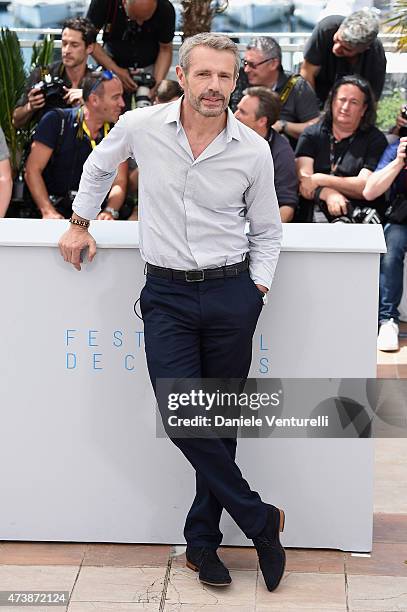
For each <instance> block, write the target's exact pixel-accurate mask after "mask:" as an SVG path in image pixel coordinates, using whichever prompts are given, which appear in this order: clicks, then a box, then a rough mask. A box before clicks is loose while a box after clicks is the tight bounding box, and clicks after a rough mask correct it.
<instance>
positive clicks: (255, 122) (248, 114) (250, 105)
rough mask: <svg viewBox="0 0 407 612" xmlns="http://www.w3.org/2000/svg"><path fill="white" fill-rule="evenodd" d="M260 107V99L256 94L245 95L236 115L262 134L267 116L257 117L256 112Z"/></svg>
mask: <svg viewBox="0 0 407 612" xmlns="http://www.w3.org/2000/svg"><path fill="white" fill-rule="evenodd" d="M258 108H259V99H258V98H257V97H256V96H243V98H242V99H241V100H240V102H239V104H238V105H237V109H236V112H235V117H236V119H239V121H241V122H242V123H244V124H245V125H247V126H248V127H249V128H252V130H254V131H255V132H257V133H258V134H260V132H261V131H262V129H263V128H264V124H265V121H264V120H265V117H260V118H259V119H257V117H256V113H257V111H258Z"/></svg>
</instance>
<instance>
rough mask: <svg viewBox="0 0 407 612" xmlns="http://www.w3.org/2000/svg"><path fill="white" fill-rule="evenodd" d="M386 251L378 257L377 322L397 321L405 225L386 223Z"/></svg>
mask: <svg viewBox="0 0 407 612" xmlns="http://www.w3.org/2000/svg"><path fill="white" fill-rule="evenodd" d="M384 236H385V239H386V245H387V253H386V254H385V255H382V256H381V258H380V296H379V323H381V322H383V321H388V320H389V319H394V320H395V321H398V319H399V311H398V305H399V304H400V301H401V297H402V295H403V274H404V256H405V254H406V251H407V225H398V224H396V223H388V224H387V225H386V226H385V228H384Z"/></svg>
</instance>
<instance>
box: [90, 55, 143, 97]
mask: <svg viewBox="0 0 407 612" xmlns="http://www.w3.org/2000/svg"><path fill="white" fill-rule="evenodd" d="M92 57H93V58H94V59H95V60H96V61H97V63H98V64H100V65H101V66H103V68H105V69H106V70H110V71H111V72H114V73H115V74H117V76H118V77H119V79H120V80H121V82H122V83H123V87H124V89H126V91H136V89H137V85H136V83H135V82H134V81H133V79H132V78H131V76H130V73H129V71H128V70H127V68H121V67H120V66H118V65H117V64H116V62H115V61H114V60H113V58H111V57H110V55H108V54H107V53H106V51H105V50H104V49H103V48H102V47H101V46H100V44H99V43H95V46H94V48H93V51H92Z"/></svg>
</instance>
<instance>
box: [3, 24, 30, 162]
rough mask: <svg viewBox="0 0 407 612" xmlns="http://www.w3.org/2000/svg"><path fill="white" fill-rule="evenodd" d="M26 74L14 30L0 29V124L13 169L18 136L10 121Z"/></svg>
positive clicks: (17, 152) (15, 160)
mask: <svg viewBox="0 0 407 612" xmlns="http://www.w3.org/2000/svg"><path fill="white" fill-rule="evenodd" d="M25 80H26V74H25V71H24V60H23V56H22V53H21V48H20V43H19V41H18V38H17V35H16V33H15V32H10V30H9V29H8V28H1V29H0V91H2V95H1V96H0V125H1V127H2V129H3V132H4V135H5V137H6V142H7V145H8V147H9V150H10V161H11V164H12V167H13V169H16V168H17V165H18V156H19V150H20V138H19V136H18V134H17V133H16V130H15V128H14V126H13V123H12V116H13V110H14V108H15V106H16V102H17V100H18V99H19V97H20V96H21V95H22V93H23V91H24V85H25Z"/></svg>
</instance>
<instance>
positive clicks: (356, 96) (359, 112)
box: [332, 85, 367, 131]
mask: <svg viewBox="0 0 407 612" xmlns="http://www.w3.org/2000/svg"><path fill="white" fill-rule="evenodd" d="M366 108H367V104H366V103H365V94H364V93H363V92H362V91H360V89H359V87H356V85H341V86H340V87H339V89H338V91H337V92H336V96H335V97H334V99H333V102H332V118H333V122H334V124H336V125H337V126H338V127H342V128H343V129H348V130H353V131H356V130H357V129H358V127H359V125H360V122H361V120H362V117H363V115H364V114H365V112H366Z"/></svg>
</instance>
